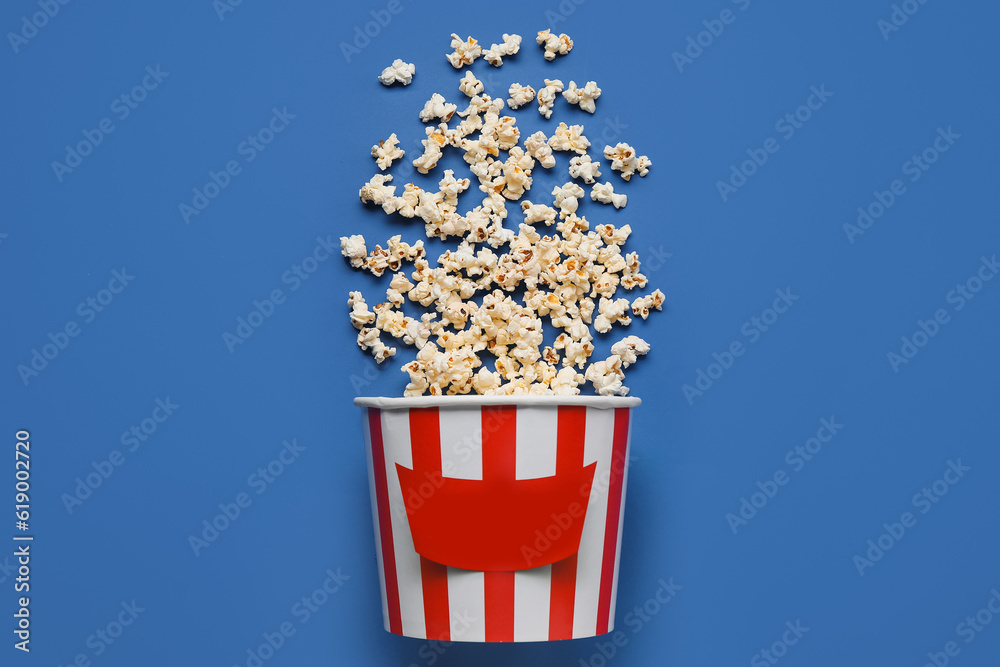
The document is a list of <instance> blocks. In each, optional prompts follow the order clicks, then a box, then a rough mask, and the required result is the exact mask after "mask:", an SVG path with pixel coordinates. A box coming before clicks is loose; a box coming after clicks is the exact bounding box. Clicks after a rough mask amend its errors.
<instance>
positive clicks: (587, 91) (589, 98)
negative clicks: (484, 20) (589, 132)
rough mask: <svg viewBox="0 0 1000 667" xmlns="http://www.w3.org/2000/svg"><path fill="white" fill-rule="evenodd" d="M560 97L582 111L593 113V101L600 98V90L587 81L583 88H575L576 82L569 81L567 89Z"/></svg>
mask: <svg viewBox="0 0 1000 667" xmlns="http://www.w3.org/2000/svg"><path fill="white" fill-rule="evenodd" d="M562 96H563V97H565V98H566V101H567V102H569V103H570V104H579V105H580V108H581V109H583V110H584V111H586V112H588V113H594V112H595V111H596V110H597V106H596V105H595V104H594V100H596V99H597V98H598V97H600V96H601V89H600V88H598V87H597V83H596V82H594V81H588V82H587V85H586V86H584V87H583V88H577V87H576V81H570V82H569V88H567V89H566V90H564V91H563V94H562Z"/></svg>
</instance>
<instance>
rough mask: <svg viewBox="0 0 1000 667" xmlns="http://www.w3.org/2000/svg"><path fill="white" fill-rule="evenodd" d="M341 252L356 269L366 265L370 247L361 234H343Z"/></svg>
mask: <svg viewBox="0 0 1000 667" xmlns="http://www.w3.org/2000/svg"><path fill="white" fill-rule="evenodd" d="M340 254H341V255H343V256H344V257H346V258H347V259H348V260H350V262H351V266H352V267H354V268H355V269H359V268H361V267H362V266H364V264H365V258H366V257H367V256H368V248H366V247H365V237H364V236H362V235H361V234H353V235H351V236H341V237H340ZM352 294H353V292H352Z"/></svg>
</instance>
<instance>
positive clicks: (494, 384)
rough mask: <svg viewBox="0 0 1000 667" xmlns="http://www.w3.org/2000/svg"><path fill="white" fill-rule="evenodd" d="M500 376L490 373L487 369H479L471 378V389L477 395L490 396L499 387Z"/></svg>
mask: <svg viewBox="0 0 1000 667" xmlns="http://www.w3.org/2000/svg"><path fill="white" fill-rule="evenodd" d="M500 381H501V378H500V374H499V373H494V372H492V371H490V369H488V368H485V367H484V368H480V369H479V372H478V373H476V375H475V376H474V377H473V378H472V387H473V389H475V390H476V393H478V394H492V393H494V392H495V391H496V389H497V388H498V387H499V386H500Z"/></svg>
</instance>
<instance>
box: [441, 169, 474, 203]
mask: <svg viewBox="0 0 1000 667" xmlns="http://www.w3.org/2000/svg"><path fill="white" fill-rule="evenodd" d="M470 184H471V181H470V180H469V179H467V178H462V179H457V178H455V172H454V170H452V169H445V171H444V178H442V179H441V180H440V181H439V182H438V188H440V193H441V195H442V197H443V199H444V203H445V204H447V205H449V206H451V207H455V206H458V195H460V194H461V193H463V192H465V191H466V190H468V189H469V185H470Z"/></svg>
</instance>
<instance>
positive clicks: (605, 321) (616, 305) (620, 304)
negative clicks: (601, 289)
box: [594, 296, 632, 333]
mask: <svg viewBox="0 0 1000 667" xmlns="http://www.w3.org/2000/svg"><path fill="white" fill-rule="evenodd" d="M629 308H630V306H629V302H628V299H616V300H612V299H608V298H605V297H603V296H602V297H601V300H600V302H599V303H598V304H597V311H598V313H600V314H599V315H598V316H597V317H596V318H595V319H594V329H595V330H596V331H597V332H598V333H607V332H609V331H611V325H612V324H614V323H615V322H621V323H622V324H623V325H625V326H628V325H629V324H631V323H632V318H631V317H629V316H628V315H626V314H625V313H627V312H628V311H629Z"/></svg>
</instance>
